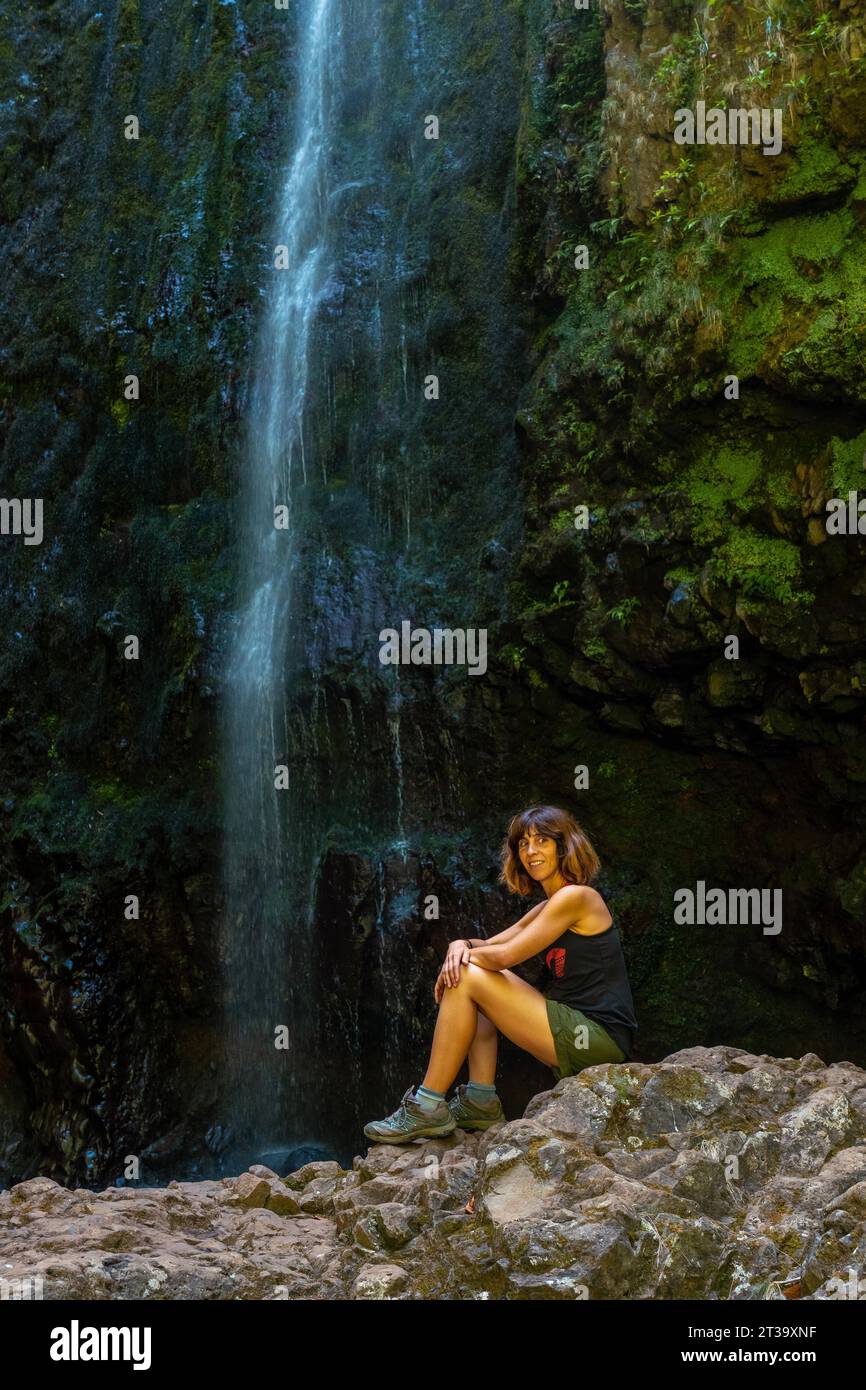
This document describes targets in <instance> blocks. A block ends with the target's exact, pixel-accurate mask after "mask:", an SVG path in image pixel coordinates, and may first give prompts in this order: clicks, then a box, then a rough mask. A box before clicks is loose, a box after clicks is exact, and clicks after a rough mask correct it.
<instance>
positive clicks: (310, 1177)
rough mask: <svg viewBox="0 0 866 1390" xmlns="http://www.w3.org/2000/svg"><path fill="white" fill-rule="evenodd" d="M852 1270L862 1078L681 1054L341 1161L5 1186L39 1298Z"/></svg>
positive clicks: (865, 1163) (792, 1061)
mask: <svg viewBox="0 0 866 1390" xmlns="http://www.w3.org/2000/svg"><path fill="white" fill-rule="evenodd" d="M864 1259H866V1072H864V1071H863V1070H862V1069H861V1068H860V1067H857V1066H855V1065H854V1064H853V1063H851V1062H837V1063H834V1064H832V1065H830V1066H827V1065H825V1064H824V1062H822V1061H821V1059H820V1058H819V1057H817V1056H815V1054H814V1053H811V1052H808V1053H806V1054H805V1056H803V1057H801V1058H799V1059H796V1058H791V1057H782V1058H779V1057H768V1056H755V1055H753V1054H750V1053H744V1052H742V1051H740V1050H739V1049H738V1048H736V1047H714V1048H689V1049H685V1050H683V1051H680V1052H676V1053H673V1054H672V1055H671V1056H669V1057H667V1058H665V1059H664V1061H662V1062H658V1063H656V1064H655V1065H651V1066H650V1065H643V1064H640V1063H634V1062H631V1063H623V1064H619V1065H603V1066H597V1067H589V1068H587V1069H586V1070H585V1071H584V1072H583V1073H582V1074H581V1075H580V1076H576V1077H568V1078H565V1079H564V1080H562V1081H560V1082H559V1083H558V1084H557V1085H556V1086H555V1087H554V1089H553V1090H552V1091H546V1092H543V1093H541V1094H540V1095H537V1096H535V1097H534V1098H533V1100H532V1101H531V1103H530V1104H529V1106H528V1107H527V1109H526V1113H525V1114H524V1116H523V1117H522V1118H521V1119H518V1120H513V1121H509V1122H505V1123H503V1124H501V1125H497V1126H495V1127H494V1128H493V1129H491V1130H488V1131H487V1132H486V1133H481V1134H476V1135H473V1134H463V1133H462V1132H460V1131H458V1132H457V1134H456V1135H455V1136H451V1137H450V1138H448V1139H447V1140H416V1141H415V1142H414V1143H411V1144H409V1145H405V1146H396V1145H373V1146H371V1148H370V1149H369V1151H368V1152H367V1153H366V1155H364V1156H363V1157H362V1156H358V1157H356V1158H355V1160H354V1163H353V1166H352V1169H351V1170H348V1171H347V1170H345V1169H343V1168H341V1167H340V1166H339V1164H337V1163H310V1164H307V1165H306V1167H304V1168H302V1169H299V1170H298V1171H297V1172H295V1173H292V1174H290V1175H289V1176H288V1177H286V1178H285V1179H283V1180H280V1178H279V1177H278V1175H277V1174H276V1173H275V1172H273V1171H272V1170H270V1169H267V1168H264V1167H261V1166H257V1167H254V1168H252V1169H250V1171H249V1172H247V1173H242V1174H240V1176H238V1177H234V1178H225V1179H223V1180H222V1181H221V1182H210V1181H208V1182H172V1183H170V1184H169V1185H168V1187H166V1188H144V1189H138V1190H136V1189H133V1188H129V1187H127V1188H109V1189H107V1190H105V1191H103V1192H91V1191H88V1190H86V1189H82V1188H79V1189H76V1190H74V1191H69V1190H67V1189H66V1188H63V1187H60V1186H58V1185H57V1184H56V1183H54V1182H52V1181H51V1180H50V1179H48V1178H33V1179H31V1180H29V1181H27V1182H23V1183H19V1184H17V1185H16V1186H14V1187H13V1188H11V1189H10V1190H9V1191H4V1192H3V1193H2V1194H0V1268H2V1275H3V1278H5V1279H6V1280H12V1279H20V1278H22V1277H26V1276H30V1277H31V1278H32V1277H33V1276H34V1275H37V1274H38V1275H41V1276H42V1279H43V1296H44V1298H46V1299H67V1298H87V1299H91V1298H92V1299H107V1298H119V1299H125V1298H158V1299H168V1298H170V1299H178V1298H195V1299H200V1298H213V1299H223V1298H250V1299H278V1298H289V1299H368V1298H389V1299H391V1298H397V1299H430V1298H452V1299H529V1298H575V1297H577V1298H589V1299H649V1298H667V1299H685V1298H693V1299H735V1300H736V1299H755V1298H781V1297H788V1298H817V1299H822V1298H831V1297H836V1296H837V1294H836V1292H835V1288H836V1286H835V1285H834V1284H833V1283H831V1280H833V1279H839V1280H842V1281H844V1282H845V1283H846V1284H847V1283H848V1281H849V1277H850V1276H849V1271H850V1270H851V1269H852V1268H853V1269H855V1270H856V1269H857V1268H858V1266H862V1265H863V1263H864Z"/></svg>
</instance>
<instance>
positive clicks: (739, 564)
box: [715, 527, 814, 604]
mask: <svg viewBox="0 0 866 1390" xmlns="http://www.w3.org/2000/svg"><path fill="white" fill-rule="evenodd" d="M715 565H716V569H717V572H718V574H719V576H720V578H721V579H723V580H724V582H725V583H727V584H731V585H736V586H737V588H739V589H741V590H742V592H743V593H744V594H745V595H746V596H754V597H756V598H765V599H771V600H773V601H775V602H777V603H795V604H808V603H811V602H812V600H813V598H814V595H813V594H810V593H807V592H805V591H804V590H802V589H801V588H800V587H799V585H800V581H801V562H800V551H799V549H798V547H797V546H796V545H792V544H791V542H790V541H786V540H783V539H782V538H781V537H775V536H762V535H760V534H759V533H758V532H757V531H753V530H752V529H751V528H750V527H744V528H743V529H741V530H735V531H733V532H732V533H731V535H730V536H729V537H728V540H727V541H726V542H725V544H724V545H723V546H721V547H720V548H719V550H718V551H717V552H716V556H715Z"/></svg>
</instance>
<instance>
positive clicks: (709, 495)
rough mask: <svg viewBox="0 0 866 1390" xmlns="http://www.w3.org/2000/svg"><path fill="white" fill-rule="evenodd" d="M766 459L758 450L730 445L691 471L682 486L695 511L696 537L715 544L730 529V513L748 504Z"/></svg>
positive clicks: (714, 451) (710, 454)
mask: <svg viewBox="0 0 866 1390" xmlns="http://www.w3.org/2000/svg"><path fill="white" fill-rule="evenodd" d="M761 471H762V459H761V455H760V454H759V453H758V452H757V451H756V450H754V449H748V448H741V449H735V448H732V447H731V446H729V445H723V446H721V447H719V448H710V449H708V450H707V451H706V452H705V453H703V454H702V455H701V456H700V458H699V459H698V460H697V462H696V463H695V464H694V466H693V467H692V468H690V469H689V470H688V472H687V473H686V475H685V477H684V478H683V480H682V484H681V486H682V487H683V488H684V489H685V491H686V492H687V493H688V496H689V499H690V502H691V507H692V510H691V512H690V518H691V522H692V534H693V536H694V538H695V539H696V540H697V541H711V540H714V539H717V538H718V537H719V536H721V535H722V534H723V533H724V531H725V530H726V529H727V525H728V521H727V518H728V516H729V513H730V510H731V508H732V506H733V508H734V510H736V504H737V503H738V502H741V501H744V500H745V499H746V498H747V497H748V495H749V494H750V493H751V492H752V490H753V489H754V488H755V485H756V484H757V482H758V481H759V479H760V478H761Z"/></svg>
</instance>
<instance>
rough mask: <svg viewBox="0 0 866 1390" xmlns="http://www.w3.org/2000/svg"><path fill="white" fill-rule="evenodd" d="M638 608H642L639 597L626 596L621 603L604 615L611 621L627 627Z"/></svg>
mask: <svg viewBox="0 0 866 1390" xmlns="http://www.w3.org/2000/svg"><path fill="white" fill-rule="evenodd" d="M638 608H640V599H639V598H634V597H632V598H624V599H623V600H622V602H621V603H618V604H616V605H615V607H613V608H609V609H608V611H607V612H606V613H605V615H604V616H605V619H606V620H608V621H610V622H614V623H620V624H621V625H622V627H627V626H628V624H629V623H630V622H631V620H632V618H633V617H634V615H635V613H636V612H637V610H638Z"/></svg>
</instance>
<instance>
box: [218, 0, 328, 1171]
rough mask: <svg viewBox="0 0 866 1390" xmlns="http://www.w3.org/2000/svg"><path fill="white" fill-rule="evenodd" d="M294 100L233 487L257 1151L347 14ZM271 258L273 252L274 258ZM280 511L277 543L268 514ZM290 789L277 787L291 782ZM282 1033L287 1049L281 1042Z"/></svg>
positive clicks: (229, 894) (282, 939)
mask: <svg viewBox="0 0 866 1390" xmlns="http://www.w3.org/2000/svg"><path fill="white" fill-rule="evenodd" d="M300 25H301V29H300V34H299V44H298V57H297V73H298V90H297V101H296V110H295V119H294V133H293V141H292V149H291V155H290V158H289V161H288V164H287V167H286V169H285V174H284V177H283V179H282V186H281V191H280V198H279V208H278V212H277V216H276V219H275V222H274V234H273V243H272V245H273V248H278V247H279V248H284V249H283V250H281V251H280V253H279V254H280V255H281V256H282V258H283V261H284V264H285V268H284V269H278V268H274V269H273V271H272V278H271V281H270V284H269V286H268V288H267V308H266V311H265V313H264V314H263V316H262V321H261V326H260V331H259V336H258V343H257V350H256V357H255V362H254V368H253V376H252V390H251V400H250V407H249V414H248V421H247V428H248V433H247V440H248V443H247V448H246V456H245V471H244V476H243V479H242V485H241V486H242V499H241V501H242V509H243V511H242V516H241V526H242V541H241V556H242V559H241V573H242V585H243V607H242V611H241V613H240V616H239V619H238V622H237V627H236V634H235V637H234V642H233V648H232V652H231V658H230V665H229V670H228V676H227V701H226V704H227V761H226V831H227V835H226V879H227V883H226V901H227V928H228V930H227V947H226V952H225V957H226V958H225V967H226V971H227V983H228V1000H229V1007H228V1019H227V1023H228V1028H227V1038H226V1041H227V1049H228V1078H229V1079H228V1091H229V1095H230V1097H231V1101H232V1114H231V1123H232V1126H233V1128H235V1130H236V1131H238V1132H239V1133H242V1134H244V1135H245V1136H247V1138H248V1140H249V1141H250V1142H252V1144H253V1146H256V1145H258V1146H265V1147H267V1146H268V1145H269V1144H271V1143H277V1144H278V1143H279V1142H280V1141H281V1139H283V1138H284V1137H285V1125H286V1123H287V1120H288V1118H289V1117H288V1111H287V1107H286V1099H287V1097H289V1096H291V1095H292V1094H293V1093H294V1092H296V1091H297V1090H298V1088H299V1076H298V1069H299V1067H301V1066H303V1064H304V1057H303V1055H302V1052H301V1051H300V1046H301V1044H302V1039H303V1022H304V1020H303V1017H302V1013H303V1008H304V997H305V985H306V983H307V981H306V980H305V970H304V964H305V963H304V959H303V941H302V939H301V933H300V932H299V931H298V930H293V929H292V928H293V915H294V925H295V926H298V925H299V923H298V920H297V918H298V915H299V914H300V913H301V912H302V910H303V893H302V892H299V891H298V890H299V888H300V886H301V883H302V880H303V874H304V868H305V864H306V861H307V859H308V857H309V856H308V853H307V849H306V848H305V845H304V844H303V837H304V834H305V827H306V823H302V822H301V821H300V820H298V819H297V817H296V816H295V817H293V816H292V814H291V812H292V810H294V811H295V812H297V809H298V796H297V794H296V793H295V791H294V789H293V787H292V781H291V779H292V772H291V771H290V772H289V774H288V781H289V785H288V787H280V788H278V787H277V786H276V785H275V783H276V780H277V778H278V777H279V776H280V775H281V774H277V773H276V772H275V769H277V768H278V767H286V766H287V758H288V749H289V742H290V740H289V728H288V721H289V719H290V714H291V701H290V696H291V690H290V689H287V685H286V679H287V654H288V637H289V631H290V625H291V623H292V621H293V617H294V616H295V614H296V611H297V609H296V601H295V600H296V593H297V584H298V581H299V564H298V560H299V541H300V537H301V535H302V529H303V501H302V498H301V494H302V492H303V488H304V486H305V485H307V484H308V483H309V481H310V477H311V474H312V473H313V471H314V470H316V469H321V470H322V471H323V472H324V468H325V459H324V457H317V451H316V448H315V440H314V439H313V438H312V437H311V435H310V427H309V418H308V414H309V413H308V409H307V400H308V390H309V380H310V366H311V351H312V344H311V333H312V326H313V323H314V321H315V317H316V313H317V310H318V307H319V304H320V301H321V297H322V293H323V289H324V287H325V286H326V284H327V283H328V278H329V275H330V274H331V272H332V269H333V246H332V236H333V221H332V217H331V207H332V195H331V190H330V188H329V178H330V174H331V168H330V150H331V143H330V142H331V141H332V140H333V136H334V130H333V121H332V115H333V110H334V102H335V97H336V94H337V90H338V86H339V80H340V71H341V69H340V60H341V5H340V0H305V3H304V4H303V5H302V6H301V7H300ZM271 254H272V255H274V254H275V250H272V252H271ZM276 507H280V508H285V509H286V514H285V515H281V517H280V521H281V528H278V527H277V526H276V525H275V508H276ZM284 780H285V779H284ZM279 1027H283V1028H285V1029H287V1030H288V1038H287V1043H288V1045H287V1046H286V1047H280V1048H277V1047H276V1046H275V1036H276V1035H275V1029H277V1028H279Z"/></svg>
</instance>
